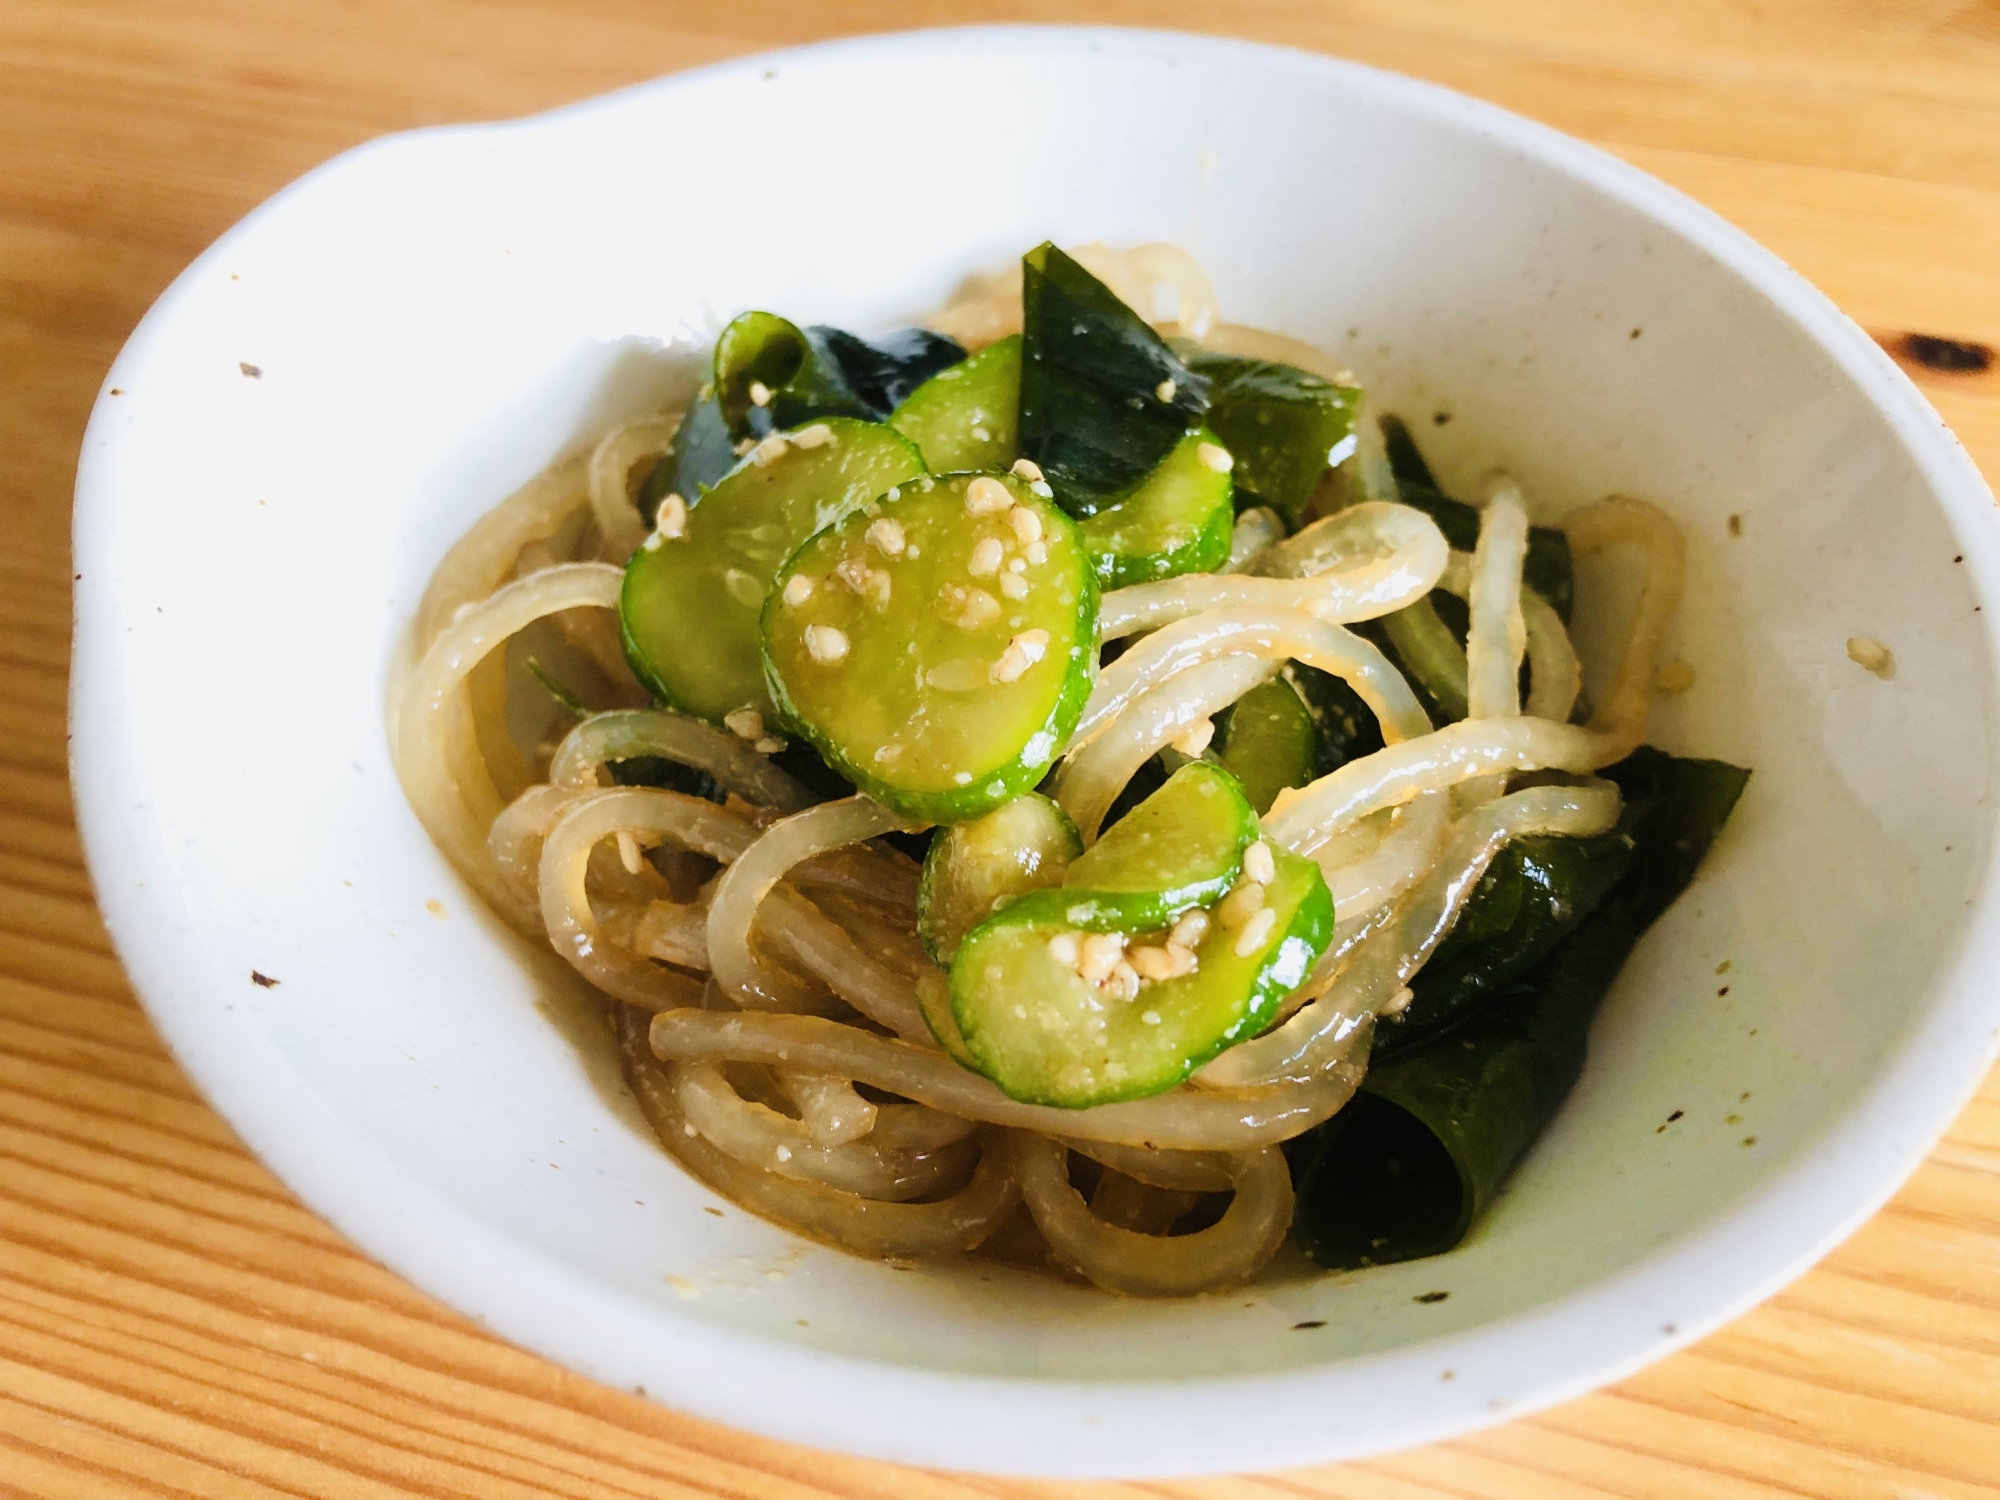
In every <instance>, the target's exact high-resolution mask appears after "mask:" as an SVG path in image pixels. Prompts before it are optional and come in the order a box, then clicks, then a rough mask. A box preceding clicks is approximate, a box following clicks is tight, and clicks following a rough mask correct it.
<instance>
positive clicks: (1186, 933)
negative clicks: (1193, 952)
mask: <svg viewBox="0 0 2000 1500" xmlns="http://www.w3.org/2000/svg"><path fill="white" fill-rule="evenodd" d="M1207 936H1208V913H1207V912H1205V911H1203V910H1202V909H1201V908H1200V907H1196V908H1195V909H1194V910H1193V911H1191V912H1188V913H1187V914H1186V915H1185V916H1183V917H1182V918H1181V919H1180V920H1179V921H1178V922H1176V923H1174V930H1173V931H1172V932H1170V933H1168V934H1167V942H1168V944H1169V945H1170V946H1173V947H1180V948H1190V949H1192V948H1199V947H1200V946H1201V940H1202V939H1203V938H1205V937H1207Z"/></svg>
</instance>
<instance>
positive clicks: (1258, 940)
mask: <svg viewBox="0 0 2000 1500" xmlns="http://www.w3.org/2000/svg"><path fill="white" fill-rule="evenodd" d="M1277 925H1278V910H1277V908H1276V907H1273V906H1267V907H1265V908H1264V909H1263V910H1262V911H1260V912H1258V913H1257V915H1256V916H1254V917H1252V918H1251V919H1250V920H1249V921H1247V922H1245V923H1244V924H1243V930H1242V931H1241V932H1239V933H1237V934H1236V956H1237V957H1238V958H1248V957H1249V956H1250V955H1251V954H1253V953H1255V952H1256V951H1257V950H1258V949H1259V948H1261V947H1263V946H1264V944H1265V943H1266V942H1268V941H1269V940H1270V936H1271V929H1272V928H1273V927H1276V926H1277Z"/></svg>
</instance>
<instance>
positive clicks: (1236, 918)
mask: <svg viewBox="0 0 2000 1500" xmlns="http://www.w3.org/2000/svg"><path fill="white" fill-rule="evenodd" d="M1263 909H1264V887H1262V886H1261V885H1259V884H1258V883H1257V882H1256V881H1254V880H1239V881H1237V882H1236V884H1235V886H1234V887H1232V888H1231V890H1230V892H1229V894H1228V895H1226V896H1224V897H1223V898H1222V899H1221V900H1220V901H1218V902H1216V903H1215V920H1216V921H1218V922H1220V923H1221V924H1222V925H1223V926H1224V927H1228V928H1231V929H1234V928H1237V927H1241V926H1242V925H1243V924H1244V923H1245V922H1248V921H1249V920H1250V918H1251V917H1252V916H1253V915H1254V914H1255V913H1257V912H1260V911H1262V910H1263Z"/></svg>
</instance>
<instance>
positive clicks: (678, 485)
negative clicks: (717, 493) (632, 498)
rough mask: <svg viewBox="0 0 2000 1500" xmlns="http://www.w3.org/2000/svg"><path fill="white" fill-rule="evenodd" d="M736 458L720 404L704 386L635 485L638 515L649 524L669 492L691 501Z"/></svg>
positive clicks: (700, 494) (719, 476)
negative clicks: (661, 454)
mask: <svg viewBox="0 0 2000 1500" xmlns="http://www.w3.org/2000/svg"><path fill="white" fill-rule="evenodd" d="M736 459H737V454H736V441H735V439H733V438H732V437H730V435H729V422H728V420H727V419H726V418H725V417H724V416H723V415H722V404H721V403H720V402H719V401H717V400H716V399H715V390H714V387H713V386H706V385H705V386H703V387H702V388H701V392H700V394H698V395H697V396H696V397H695V399H694V402H693V404H691V405H690V406H689V407H688V410H687V415H686V416H685V417H684V418H682V419H681V425H680V426H679V427H678V428H676V429H675V431H674V440H673V442H672V443H670V444H669V445H668V447H667V452H666V456H665V457H664V458H662V459H661V460H660V461H659V462H658V463H657V464H655V465H654V466H653V472H652V473H650V474H648V475H647V476H646V482H645V483H644V484H642V485H640V486H639V514H640V515H642V516H643V517H645V521H646V524H647V525H648V526H651V525H652V524H653V523H654V519H655V517H657V516H658V514H659V510H660V502H661V501H662V500H664V499H665V498H666V497H667V496H668V495H670V494H673V495H679V496H680V497H681V499H683V500H685V501H686V502H687V503H688V504H689V505H693V504H695V503H696V502H698V501H699V500H700V499H701V497H702V494H703V493H704V492H705V491H707V490H710V489H713V488H714V487H715V485H716V483H717V482H718V481H719V480H720V479H721V478H722V476H723V475H725V474H727V473H728V472H729V471H730V470H731V469H733V468H735V467H736Z"/></svg>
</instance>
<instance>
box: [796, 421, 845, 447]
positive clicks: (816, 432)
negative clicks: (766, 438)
mask: <svg viewBox="0 0 2000 1500" xmlns="http://www.w3.org/2000/svg"><path fill="white" fill-rule="evenodd" d="M833 441H834V436H833V429H832V428H831V427H829V426H827V425H826V423H824V422H815V423H813V424H812V426H810V427H801V428H800V429H799V430H798V431H797V432H795V433H793V434H792V438H791V442H792V446H793V447H794V448H824V447H826V446H828V445H829V444H830V443H832V442H833Z"/></svg>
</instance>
